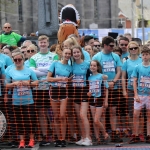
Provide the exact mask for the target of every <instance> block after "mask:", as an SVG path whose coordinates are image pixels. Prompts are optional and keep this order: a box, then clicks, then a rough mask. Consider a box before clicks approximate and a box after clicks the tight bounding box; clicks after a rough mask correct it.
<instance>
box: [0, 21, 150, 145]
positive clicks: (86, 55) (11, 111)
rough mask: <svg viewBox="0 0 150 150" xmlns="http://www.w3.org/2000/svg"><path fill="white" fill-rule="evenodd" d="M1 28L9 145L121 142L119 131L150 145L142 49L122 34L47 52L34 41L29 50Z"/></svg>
mask: <svg viewBox="0 0 150 150" xmlns="http://www.w3.org/2000/svg"><path fill="white" fill-rule="evenodd" d="M3 30H4V33H3V34H2V35H0V42H1V44H0V46H1V53H0V70H1V72H0V73H1V76H0V77H1V92H0V94H1V97H0V98H1V99H0V109H1V111H2V112H3V113H4V114H5V116H6V118H7V123H8V127H7V128H8V130H7V132H6V134H7V135H8V137H9V141H10V142H11V143H10V144H11V146H12V147H16V144H18V145H17V146H18V147H19V148H25V147H29V148H33V147H34V145H35V142H36V141H38V142H39V143H40V144H39V145H40V146H47V145H49V144H50V140H49V136H50V135H52V138H53V141H54V144H55V146H56V147H66V145H67V144H66V141H67V142H69V143H75V144H76V145H83V146H90V145H93V144H95V145H99V144H102V143H103V144H107V142H108V140H109V139H111V142H122V141H123V140H122V138H121V134H120V132H124V134H125V135H126V136H128V137H130V140H129V143H130V144H131V143H138V142H144V141H146V142H147V143H150V117H149V116H150V99H149V92H150V74H149V71H150V62H149V60H150V43H148V44H146V45H142V42H141V41H140V39H138V40H137V38H131V35H130V34H125V35H120V36H118V38H117V40H114V39H113V38H112V37H110V36H106V37H103V39H102V41H101V42H100V41H99V40H98V39H95V38H94V37H93V36H92V35H86V36H84V37H82V38H80V37H78V36H76V35H74V34H71V35H69V36H68V38H67V39H66V40H65V41H64V42H63V43H62V44H57V43H55V44H54V45H52V46H50V45H49V38H48V37H47V36H46V35H41V36H39V37H38V44H37V45H36V44H35V43H33V42H32V41H29V40H26V39H25V38H24V37H22V36H20V35H16V33H15V34H14V32H12V29H11V25H10V24H9V23H5V24H4V27H3ZM18 42H23V43H22V45H21V47H17V43H18ZM49 47H50V48H49ZM144 106H146V110H147V134H146V137H144V127H143V124H144V119H143V118H144V116H143V111H142V108H143V107H144ZM91 120H92V121H91ZM110 131H111V132H110ZM145 138H146V139H145ZM16 141H18V142H17V143H16Z"/></svg>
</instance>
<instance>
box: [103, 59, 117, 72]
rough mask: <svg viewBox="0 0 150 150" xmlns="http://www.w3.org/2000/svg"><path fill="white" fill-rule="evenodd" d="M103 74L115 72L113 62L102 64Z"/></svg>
mask: <svg viewBox="0 0 150 150" xmlns="http://www.w3.org/2000/svg"><path fill="white" fill-rule="evenodd" d="M103 69H104V72H115V65H114V61H113V60H112V61H104V62H103Z"/></svg>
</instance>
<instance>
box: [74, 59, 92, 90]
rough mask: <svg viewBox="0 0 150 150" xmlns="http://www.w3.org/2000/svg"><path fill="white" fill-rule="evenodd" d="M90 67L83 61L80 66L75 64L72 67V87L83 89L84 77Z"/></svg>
mask: <svg viewBox="0 0 150 150" xmlns="http://www.w3.org/2000/svg"><path fill="white" fill-rule="evenodd" d="M89 66H90V62H87V61H83V62H82V63H80V64H77V63H76V62H74V63H73V65H72V72H73V75H74V77H73V79H72V85H73V86H74V87H84V86H86V75H87V73H88V69H89Z"/></svg>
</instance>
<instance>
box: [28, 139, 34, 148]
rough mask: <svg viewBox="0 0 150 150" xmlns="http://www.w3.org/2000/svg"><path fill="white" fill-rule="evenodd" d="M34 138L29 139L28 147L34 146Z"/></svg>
mask: <svg viewBox="0 0 150 150" xmlns="http://www.w3.org/2000/svg"><path fill="white" fill-rule="evenodd" d="M34 143H35V142H34V140H30V142H29V144H28V146H27V147H28V148H33V147H34Z"/></svg>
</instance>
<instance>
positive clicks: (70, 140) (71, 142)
mask: <svg viewBox="0 0 150 150" xmlns="http://www.w3.org/2000/svg"><path fill="white" fill-rule="evenodd" d="M76 141H77V140H76V139H75V138H74V137H70V138H69V140H68V143H69V144H74V143H75V142H76Z"/></svg>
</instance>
